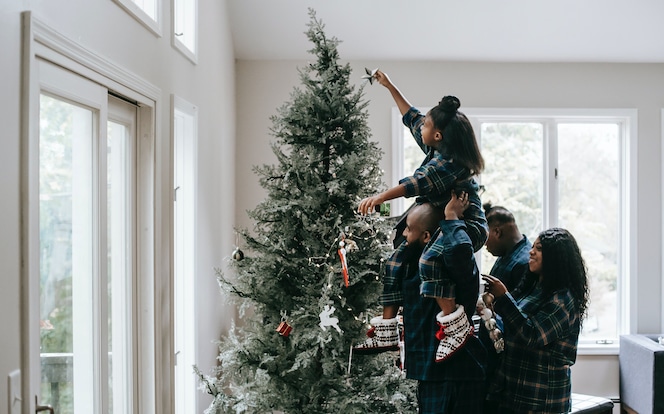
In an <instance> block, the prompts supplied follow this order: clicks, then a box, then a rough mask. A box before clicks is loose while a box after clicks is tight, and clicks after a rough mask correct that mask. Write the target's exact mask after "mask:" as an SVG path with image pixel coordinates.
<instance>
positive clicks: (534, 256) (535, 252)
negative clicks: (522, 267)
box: [528, 237, 542, 275]
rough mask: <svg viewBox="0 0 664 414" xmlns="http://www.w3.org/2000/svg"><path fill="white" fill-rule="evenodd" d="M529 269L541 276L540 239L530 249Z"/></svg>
mask: <svg viewBox="0 0 664 414" xmlns="http://www.w3.org/2000/svg"><path fill="white" fill-rule="evenodd" d="M528 269H530V271H531V272H533V273H535V274H536V275H541V272H542V243H541V242H540V239H539V237H538V238H537V240H535V243H533V247H532V248H531V249H530V259H528Z"/></svg>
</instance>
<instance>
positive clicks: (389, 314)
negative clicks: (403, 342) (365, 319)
mask: <svg viewBox="0 0 664 414" xmlns="http://www.w3.org/2000/svg"><path fill="white" fill-rule="evenodd" d="M397 312H399V306H398V305H385V306H384V307H383V319H392V318H396V317H397Z"/></svg>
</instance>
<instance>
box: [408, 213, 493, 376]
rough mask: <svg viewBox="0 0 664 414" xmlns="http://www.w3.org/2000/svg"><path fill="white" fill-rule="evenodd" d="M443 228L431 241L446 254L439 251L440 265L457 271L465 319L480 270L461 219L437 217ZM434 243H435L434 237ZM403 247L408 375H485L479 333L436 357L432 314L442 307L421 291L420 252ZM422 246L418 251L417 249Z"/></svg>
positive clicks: (469, 313) (450, 272) (435, 327)
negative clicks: (443, 358)
mask: <svg viewBox="0 0 664 414" xmlns="http://www.w3.org/2000/svg"><path fill="white" fill-rule="evenodd" d="M440 225H441V230H442V231H439V232H438V234H439V235H440V237H436V239H435V243H437V244H439V245H440V247H441V250H442V251H444V252H445V254H443V255H440V256H439V260H440V263H439V269H440V270H441V271H442V270H443V267H444V268H445V269H444V271H445V273H446V274H448V275H456V277H455V279H457V280H459V281H460V282H459V283H458V284H457V290H456V293H457V295H458V296H457V299H458V300H457V303H459V304H462V305H464V307H465V310H466V314H467V316H468V318H470V317H471V316H472V313H473V312H474V310H475V302H476V300H477V295H478V294H479V271H478V269H477V264H476V263H475V256H474V254H473V248H472V245H471V241H470V238H469V237H468V234H466V232H465V231H464V227H465V225H464V222H463V221H461V220H446V221H441V222H440ZM432 243H433V242H432ZM409 249H411V248H410V247H408V248H406V249H405V250H404V252H405V253H404V256H403V258H404V261H403V262H402V266H401V267H400V270H401V271H403V272H404V274H403V281H402V290H403V296H404V301H403V321H404V342H405V353H406V356H405V368H406V377H407V378H411V379H416V380H420V381H446V380H479V381H483V380H484V375H485V373H484V370H485V365H486V350H485V349H484V347H483V346H482V345H481V343H480V342H479V340H478V339H477V337H475V336H472V337H470V338H469V339H468V341H467V343H466V345H464V347H463V348H461V350H459V351H458V352H457V353H456V354H454V355H453V356H452V357H451V358H450V359H448V360H446V361H444V362H439V363H436V362H435V354H436V349H437V347H438V342H439V341H438V340H437V339H436V337H435V333H436V331H437V330H438V324H437V323H436V314H437V313H438V312H440V307H439V306H438V304H437V303H436V300H435V299H433V298H427V297H423V296H421V295H420V284H421V283H420V282H421V280H420V275H419V272H418V269H419V270H420V271H421V269H422V266H421V263H420V264H419V265H418V262H419V261H420V260H419V258H420V255H419V254H418V253H419V252H418V251H417V249H413V250H414V253H411V254H409V253H408V252H409ZM420 251H421V250H420Z"/></svg>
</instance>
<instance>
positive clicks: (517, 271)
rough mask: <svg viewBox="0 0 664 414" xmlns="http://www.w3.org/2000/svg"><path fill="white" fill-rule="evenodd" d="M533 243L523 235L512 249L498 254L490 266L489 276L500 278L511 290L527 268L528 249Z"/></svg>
mask: <svg viewBox="0 0 664 414" xmlns="http://www.w3.org/2000/svg"><path fill="white" fill-rule="evenodd" d="M532 247H533V245H532V244H531V243H530V241H529V240H528V238H527V237H526V236H525V235H524V236H523V238H522V239H521V240H520V241H519V242H518V243H517V244H515V245H514V247H512V249H511V250H510V251H509V252H507V253H505V254H504V255H503V256H500V257H499V258H498V259H497V260H496V262H495V263H494V264H493V267H491V272H490V274H491V276H495V277H497V278H498V279H500V281H501V282H503V284H504V285H505V287H507V290H509V291H512V290H514V288H515V287H516V286H517V285H518V284H519V282H520V281H521V279H522V278H523V275H525V274H526V270H528V259H529V258H530V249H531V248H532Z"/></svg>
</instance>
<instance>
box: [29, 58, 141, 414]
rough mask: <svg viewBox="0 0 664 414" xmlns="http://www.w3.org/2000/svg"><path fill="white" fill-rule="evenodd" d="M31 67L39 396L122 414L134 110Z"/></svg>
mask: <svg viewBox="0 0 664 414" xmlns="http://www.w3.org/2000/svg"><path fill="white" fill-rule="evenodd" d="M41 69H42V72H41V74H42V79H43V81H44V85H43V89H42V92H41V95H40V105H39V125H40V130H39V252H40V257H39V259H40V281H41V283H40V295H39V299H40V327H41V329H40V350H41V352H40V358H41V366H42V389H41V391H42V398H43V400H44V401H47V402H49V403H50V404H52V405H53V406H54V408H56V410H57V411H58V412H63V413H67V412H74V411H77V412H78V411H83V412H93V411H97V410H96V409H95V407H99V406H100V401H102V400H103V401H104V403H101V404H107V405H108V409H107V410H104V412H108V413H131V412H133V410H132V399H131V396H132V394H133V384H134V375H133V373H134V372H135V371H136V366H135V358H134V356H133V352H132V347H133V345H132V343H133V337H134V334H133V332H134V329H135V326H134V324H133V322H132V321H133V320H134V315H135V309H134V307H133V303H134V302H133V300H132V297H133V292H134V289H133V286H134V280H135V277H136V275H135V272H134V266H133V265H132V263H133V258H132V257H133V254H132V252H133V251H134V250H135V247H134V238H133V237H132V234H133V231H134V230H133V226H132V217H133V214H132V211H134V210H135V208H134V206H133V203H134V202H135V200H134V197H133V196H132V194H133V191H134V185H133V182H134V180H133V176H134V169H133V166H134V164H135V162H134V160H133V157H134V154H135V150H134V148H135V147H136V139H135V136H136V134H135V131H136V108H135V107H134V106H133V105H131V104H128V103H126V102H123V101H121V100H118V99H116V98H113V97H111V96H108V95H106V94H105V92H106V90H105V89H104V88H102V87H101V86H99V85H96V84H93V83H91V82H88V81H86V80H83V79H80V78H77V77H75V76H74V75H71V74H69V73H67V72H63V71H61V70H60V69H56V68H55V67H53V66H51V65H49V64H47V63H42V65H41ZM59 77H61V78H62V79H64V81H61V80H59V79H58V78H59ZM65 84H66V85H68V86H69V87H70V88H71V89H69V91H68V93H66V94H62V93H60V92H59V91H58V86H61V85H65ZM86 89H88V90H89V92H87V93H86ZM77 93H81V95H77ZM86 95H87V96H86ZM86 98H88V99H89V100H86ZM95 100H96V102H95ZM82 102H85V104H84V103H82ZM89 105H90V106H89ZM104 121H106V123H105V125H104ZM102 128H104V129H105V130H102ZM95 387H101V389H102V390H101V391H100V392H99V393H98V392H96V391H95Z"/></svg>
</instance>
